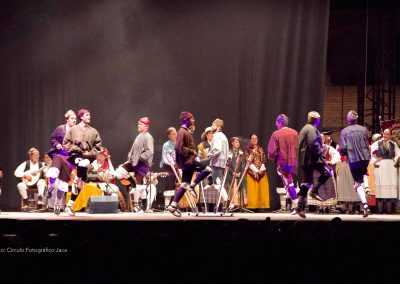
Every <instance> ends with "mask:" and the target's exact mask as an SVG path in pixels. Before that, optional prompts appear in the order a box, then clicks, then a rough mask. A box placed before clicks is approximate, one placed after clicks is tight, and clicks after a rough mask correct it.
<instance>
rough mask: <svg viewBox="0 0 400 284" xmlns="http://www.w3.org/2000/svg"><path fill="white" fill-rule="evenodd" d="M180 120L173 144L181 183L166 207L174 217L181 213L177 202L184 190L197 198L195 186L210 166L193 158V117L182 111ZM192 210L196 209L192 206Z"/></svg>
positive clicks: (194, 153)
mask: <svg viewBox="0 0 400 284" xmlns="http://www.w3.org/2000/svg"><path fill="white" fill-rule="evenodd" d="M180 120H181V122H182V126H181V128H180V129H179V131H178V136H177V138H176V144H175V158H176V164H177V166H178V168H180V169H182V184H181V186H180V187H179V189H178V190H177V192H176V193H175V195H174V199H173V201H172V202H171V204H170V205H169V206H168V207H167V208H166V211H169V212H170V213H172V214H173V215H174V216H176V217H180V216H181V213H180V211H179V210H178V202H179V201H180V200H181V198H182V197H183V195H184V194H185V192H186V191H188V192H189V193H190V194H191V195H192V196H193V197H195V198H197V194H196V191H195V189H194V188H195V186H196V185H197V184H198V183H199V182H201V181H202V180H203V179H205V178H206V177H207V176H208V175H209V174H210V173H211V168H210V167H209V166H205V165H203V164H202V163H200V162H198V161H196V160H195V158H196V157H197V152H196V150H195V144H194V139H193V131H192V130H190V129H194V123H195V119H194V116H193V114H192V113H190V112H187V111H183V112H181V114H180ZM195 171H197V172H200V174H199V175H198V176H197V177H196V179H195V180H194V181H192V176H193V173H194V172H195ZM193 209H194V210H196V209H197V207H196V208H193Z"/></svg>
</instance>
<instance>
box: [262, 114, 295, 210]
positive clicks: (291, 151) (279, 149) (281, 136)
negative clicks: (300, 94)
mask: <svg viewBox="0 0 400 284" xmlns="http://www.w3.org/2000/svg"><path fill="white" fill-rule="evenodd" d="M288 123H289V119H288V117H287V116H286V115H284V114H280V115H279V116H278V117H277V118H276V126H277V128H278V130H276V131H274V132H273V133H272V135H271V138H270V140H269V143H268V158H269V159H270V160H273V161H274V163H275V165H276V166H277V172H278V174H279V176H280V177H281V179H282V181H283V185H284V187H285V190H286V192H287V193H286V203H287V204H288V203H289V204H290V203H293V207H296V206H297V192H296V187H295V185H294V183H293V173H294V172H296V169H297V144H298V133H297V131H296V130H294V129H292V128H290V127H288V126H287V125H288Z"/></svg>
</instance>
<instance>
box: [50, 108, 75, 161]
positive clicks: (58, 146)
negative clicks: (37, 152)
mask: <svg viewBox="0 0 400 284" xmlns="http://www.w3.org/2000/svg"><path fill="white" fill-rule="evenodd" d="M65 118H66V119H67V123H66V124H62V125H59V126H57V127H56V129H54V131H53V133H52V134H51V137H50V144H51V149H50V150H49V151H48V152H47V154H48V155H49V157H50V158H51V159H53V156H54V155H55V154H62V155H66V154H67V153H66V152H65V150H64V149H63V146H62V145H63V141H64V137H65V134H66V133H67V132H68V131H69V129H70V128H71V127H72V126H74V125H75V124H76V115H75V112H73V111H72V110H69V111H67V112H66V113H65Z"/></svg>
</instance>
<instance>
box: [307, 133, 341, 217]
mask: <svg viewBox="0 0 400 284" xmlns="http://www.w3.org/2000/svg"><path fill="white" fill-rule="evenodd" d="M321 139H322V142H323V149H322V151H323V153H324V154H325V157H326V163H325V168H326V170H327V171H329V173H330V175H331V176H330V177H329V178H328V180H327V181H326V182H325V183H324V184H323V185H321V187H320V188H319V191H318V192H319V196H321V198H322V199H323V200H324V201H319V200H315V199H310V200H308V205H317V206H319V207H320V208H319V209H320V213H328V211H329V207H330V206H333V205H336V203H337V188H336V178H335V175H334V172H335V170H336V165H337V163H339V162H340V159H341V158H340V153H339V151H338V150H336V149H335V148H334V147H332V146H330V145H329V144H327V142H328V141H326V140H325V136H324V135H323V134H321ZM315 178H317V176H316V177H315Z"/></svg>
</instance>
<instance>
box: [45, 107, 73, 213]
mask: <svg viewBox="0 0 400 284" xmlns="http://www.w3.org/2000/svg"><path fill="white" fill-rule="evenodd" d="M65 118H66V120H67V123H66V124H62V125H59V126H57V127H56V129H55V130H54V131H53V133H52V135H51V137H50V144H51V146H52V148H51V149H50V150H49V151H48V152H47V154H48V155H49V157H50V158H51V159H52V160H56V161H54V162H52V164H51V166H50V167H49V169H50V168H53V169H52V170H51V171H50V172H49V173H47V172H46V177H47V179H48V183H49V187H48V191H47V202H48V203H47V205H48V206H49V205H52V206H54V212H55V214H60V208H61V203H62V202H61V200H62V198H63V197H64V193H66V192H68V188H69V182H70V176H71V172H72V170H73V168H74V165H73V164H71V163H69V162H68V161H67V160H66V157H65V156H66V155H67V154H68V153H67V151H66V150H65V149H64V148H63V146H62V145H63V141H64V137H65V134H66V133H67V132H68V131H69V130H70V128H71V127H72V126H74V125H75V124H76V114H75V112H73V111H72V110H68V111H67V112H66V113H65ZM57 155H60V156H59V157H56V156H57ZM60 175H61V177H62V179H59V180H57V178H58V177H59V176H60ZM54 189H56V190H57V194H56V198H55V199H54V198H52V196H53V190H54Z"/></svg>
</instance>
